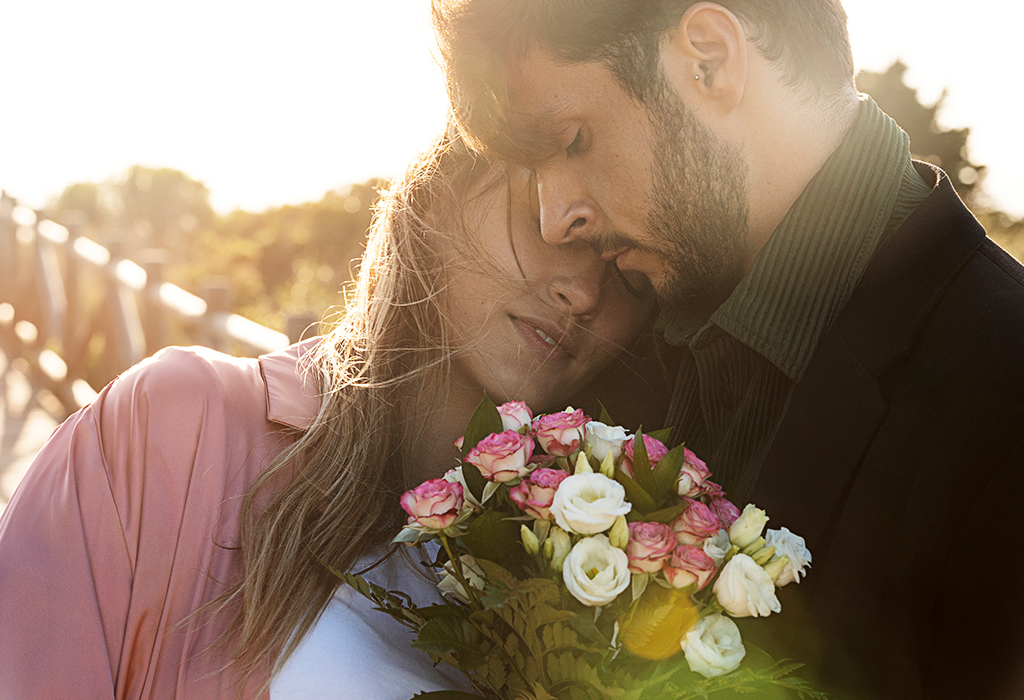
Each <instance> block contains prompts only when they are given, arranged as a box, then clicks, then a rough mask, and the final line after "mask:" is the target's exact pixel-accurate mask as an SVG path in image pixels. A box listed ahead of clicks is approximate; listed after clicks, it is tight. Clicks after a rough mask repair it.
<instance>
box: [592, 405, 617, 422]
mask: <svg viewBox="0 0 1024 700" xmlns="http://www.w3.org/2000/svg"><path fill="white" fill-rule="evenodd" d="M597 405H598V406H600V407H601V417H600V418H598V419H597V420H598V421H599V422H601V423H604V424H605V425H618V423H616V422H615V421H614V420H613V419H612V415H611V414H610V413H608V409H607V408H605V406H604V404H603V403H601V402H600V401H598V402H597Z"/></svg>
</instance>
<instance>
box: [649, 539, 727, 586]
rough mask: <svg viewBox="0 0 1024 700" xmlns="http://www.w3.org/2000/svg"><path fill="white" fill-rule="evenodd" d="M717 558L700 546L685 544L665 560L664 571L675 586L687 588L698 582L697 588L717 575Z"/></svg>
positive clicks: (706, 583)
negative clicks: (710, 555) (709, 554)
mask: <svg viewBox="0 0 1024 700" xmlns="http://www.w3.org/2000/svg"><path fill="white" fill-rule="evenodd" d="M716 569H717V567H716V566H715V560H714V559H712V558H711V557H709V556H708V555H707V554H706V553H705V552H704V550H703V549H701V548H700V547H694V546H692V545H688V544H684V545H680V546H679V547H676V549H675V551H673V552H672V556H671V557H669V559H668V561H666V562H665V567H664V569H662V571H664V572H665V578H666V579H668V582H669V583H670V584H672V587H673V588H686V587H687V586H690V585H692V584H697V590H698V591H699V590H700V589H702V588H704V586H706V585H708V581H710V580H711V578H712V577H713V576H714V575H715V571H716Z"/></svg>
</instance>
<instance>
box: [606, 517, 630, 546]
mask: <svg viewBox="0 0 1024 700" xmlns="http://www.w3.org/2000/svg"><path fill="white" fill-rule="evenodd" d="M608 541H609V542H611V545H612V547H618V548H619V549H625V548H626V545H627V544H629V524H628V523H627V522H626V516H624V515H620V516H619V517H617V518H616V519H615V524H614V525H612V528H611V530H609V531H608Z"/></svg>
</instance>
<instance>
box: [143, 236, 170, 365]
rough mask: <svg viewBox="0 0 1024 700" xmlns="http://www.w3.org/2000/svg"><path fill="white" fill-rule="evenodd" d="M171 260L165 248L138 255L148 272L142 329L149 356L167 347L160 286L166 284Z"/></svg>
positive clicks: (165, 322) (148, 249)
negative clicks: (166, 272) (165, 273)
mask: <svg viewBox="0 0 1024 700" xmlns="http://www.w3.org/2000/svg"><path fill="white" fill-rule="evenodd" d="M170 260H171V254H170V251H168V250H165V249H164V248H146V249H145V250H140V251H139V253H138V263H139V265H140V266H141V267H142V269H143V270H145V271H146V288H145V289H144V290H143V291H142V329H143V331H144V332H145V336H146V353H147V354H149V355H152V354H153V353H154V352H156V351H157V350H159V349H160V348H162V347H164V346H165V345H167V314H166V313H165V311H164V304H163V302H162V301H161V300H160V285H162V284H163V282H164V270H165V269H166V268H167V264H168V263H169V262H170Z"/></svg>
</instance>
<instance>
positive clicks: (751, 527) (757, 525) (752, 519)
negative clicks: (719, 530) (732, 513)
mask: <svg viewBox="0 0 1024 700" xmlns="http://www.w3.org/2000/svg"><path fill="white" fill-rule="evenodd" d="M767 522H768V516H767V515H766V514H765V512H764V511H763V510H761V509H760V508H757V507H755V506H754V504H753V503H748V504H747V507H746V508H744V509H743V512H742V513H740V517H739V518H737V519H736V522H734V523H733V524H732V526H731V527H730V528H729V540H730V541H731V542H732V543H733V544H734V545H737V546H738V547H739V548H740V549H743V548H744V547H746V546H747V545H749V544H750V543H751V542H754V541H756V540H757V538H758V537H760V536H761V531H762V530H764V526H765V523H767Z"/></svg>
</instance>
